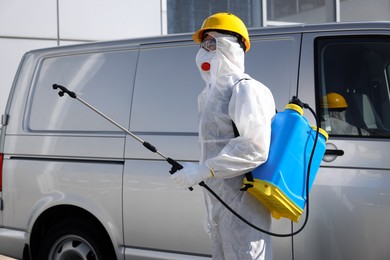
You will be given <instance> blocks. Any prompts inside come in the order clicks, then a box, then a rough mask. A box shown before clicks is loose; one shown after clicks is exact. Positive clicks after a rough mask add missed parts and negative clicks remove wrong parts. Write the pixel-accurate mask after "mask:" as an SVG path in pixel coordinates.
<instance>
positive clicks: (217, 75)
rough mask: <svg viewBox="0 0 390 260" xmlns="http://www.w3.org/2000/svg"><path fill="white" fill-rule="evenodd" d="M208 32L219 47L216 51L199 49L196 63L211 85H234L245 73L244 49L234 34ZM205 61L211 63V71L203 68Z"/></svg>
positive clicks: (207, 83)
mask: <svg viewBox="0 0 390 260" xmlns="http://www.w3.org/2000/svg"><path fill="white" fill-rule="evenodd" d="M208 34H209V35H211V36H212V37H214V38H215V39H216V41H217V49H216V51H207V50H205V49H203V48H200V49H199V51H198V54H197V55H196V64H197V66H198V69H199V71H200V74H201V76H202V78H203V80H204V81H205V82H206V85H207V86H209V87H215V86H216V85H218V86H226V85H232V84H234V83H235V82H237V80H239V79H241V78H242V75H243V74H244V71H245V66H244V57H245V54H244V50H243V49H242V48H241V46H240V44H239V43H238V42H237V39H236V38H235V37H233V36H230V35H225V34H221V33H218V32H209V33H208ZM205 62H208V63H209V64H210V70H209V71H205V70H203V69H202V64H203V63H205Z"/></svg>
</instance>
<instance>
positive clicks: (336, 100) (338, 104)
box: [321, 92, 348, 109]
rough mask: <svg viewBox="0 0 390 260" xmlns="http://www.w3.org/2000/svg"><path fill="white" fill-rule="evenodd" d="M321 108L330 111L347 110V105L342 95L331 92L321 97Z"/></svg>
mask: <svg viewBox="0 0 390 260" xmlns="http://www.w3.org/2000/svg"><path fill="white" fill-rule="evenodd" d="M321 107H325V108H330V109H332V108H347V107H348V104H347V101H345V98H344V97H343V96H342V95H340V94H338V93H335V92H331V93H328V94H327V95H326V96H324V97H323V100H322V102H321Z"/></svg>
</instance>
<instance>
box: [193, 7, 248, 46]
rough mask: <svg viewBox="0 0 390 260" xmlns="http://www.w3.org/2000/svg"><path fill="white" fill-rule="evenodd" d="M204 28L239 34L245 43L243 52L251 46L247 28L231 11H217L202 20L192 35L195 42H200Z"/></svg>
mask: <svg viewBox="0 0 390 260" xmlns="http://www.w3.org/2000/svg"><path fill="white" fill-rule="evenodd" d="M206 30H223V31H230V32H234V33H237V34H239V35H240V36H241V37H242V41H243V43H244V45H245V52H247V51H248V50H249V48H250V47H251V44H250V41H249V34H248V30H247V28H246V26H245V24H244V22H243V21H242V20H241V19H240V18H238V17H237V16H235V15H234V14H231V13H217V14H213V15H211V16H209V17H208V18H206V19H205V20H204V21H203V24H202V27H201V28H200V29H199V30H198V31H196V32H195V33H194V34H193V35H192V39H193V40H194V41H195V42H196V43H201V41H202V38H203V33H204V31H206Z"/></svg>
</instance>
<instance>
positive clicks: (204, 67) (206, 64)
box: [200, 62, 211, 71]
mask: <svg viewBox="0 0 390 260" xmlns="http://www.w3.org/2000/svg"><path fill="white" fill-rule="evenodd" d="M200 67H201V69H202V70H203V71H209V70H210V67H211V66H210V63H209V62H203V63H202V65H201V66H200Z"/></svg>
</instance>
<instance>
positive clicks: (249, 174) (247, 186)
mask: <svg viewBox="0 0 390 260" xmlns="http://www.w3.org/2000/svg"><path fill="white" fill-rule="evenodd" d="M243 80H250V78H242V79H240V80H239V81H237V82H236V83H234V85H233V87H234V86H235V85H237V84H238V83H240V82H241V81H243ZM232 126H233V132H234V137H238V136H240V133H239V132H238V129H237V126H236V124H235V123H234V121H233V120H232ZM245 178H246V179H247V180H248V181H250V182H253V181H254V180H253V176H252V172H247V173H245ZM252 187H253V185H251V184H245V186H244V187H243V188H241V190H242V191H246V190H248V189H249V188H252Z"/></svg>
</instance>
